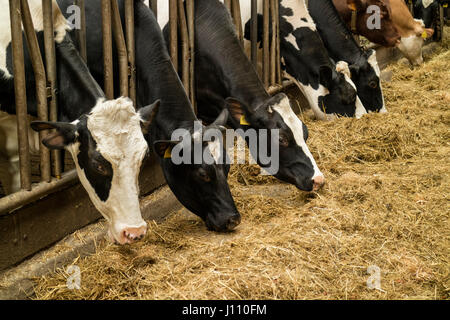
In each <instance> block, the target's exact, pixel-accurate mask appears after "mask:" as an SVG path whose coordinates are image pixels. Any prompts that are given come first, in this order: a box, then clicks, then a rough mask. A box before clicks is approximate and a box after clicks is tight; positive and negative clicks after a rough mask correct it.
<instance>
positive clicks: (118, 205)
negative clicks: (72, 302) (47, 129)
mask: <svg viewBox="0 0 450 320" xmlns="http://www.w3.org/2000/svg"><path fill="white" fill-rule="evenodd" d="M140 124H141V118H140V116H139V114H138V113H136V111H135V110H134V107H133V104H132V102H131V101H130V100H129V99H127V98H119V99H117V100H111V101H104V100H100V101H98V103H97V105H96V106H95V107H94V108H93V109H92V112H91V113H90V114H89V116H88V121H87V127H88V129H89V132H90V133H91V135H92V137H93V139H94V140H95V142H96V143H97V151H99V152H100V153H101V155H102V156H103V157H104V158H105V159H106V160H107V161H108V162H109V163H110V164H111V166H112V169H113V178H112V181H111V189H110V190H109V197H108V199H107V200H106V201H102V200H101V199H100V198H99V196H98V195H97V194H96V191H95V189H94V188H93V187H92V185H91V183H90V182H89V180H88V179H87V177H86V174H85V172H84V169H81V168H80V165H79V163H78V154H79V152H80V144H79V142H77V143H74V144H72V145H70V146H69V147H68V148H67V149H68V150H69V151H70V152H71V154H72V156H73V159H74V160H75V164H76V167H77V171H78V176H79V178H80V181H81V183H82V184H83V186H84V187H85V189H86V190H87V192H88V194H89V196H90V198H91V200H92V202H93V203H94V205H95V207H96V208H97V209H98V210H99V211H100V213H101V214H102V215H103V216H104V217H105V219H106V220H107V221H108V223H109V225H110V233H111V234H112V236H113V237H114V238H115V239H116V240H117V241H119V242H121V240H120V239H121V235H120V232H121V230H123V229H124V228H125V227H127V228H141V227H145V226H146V223H145V221H144V220H143V219H142V216H141V211H140V207H139V198H138V196H139V186H138V176H139V171H140V167H141V165H142V161H143V159H144V157H145V154H146V152H147V149H148V145H147V142H146V141H145V138H144V136H143V134H142V130H141V126H140Z"/></svg>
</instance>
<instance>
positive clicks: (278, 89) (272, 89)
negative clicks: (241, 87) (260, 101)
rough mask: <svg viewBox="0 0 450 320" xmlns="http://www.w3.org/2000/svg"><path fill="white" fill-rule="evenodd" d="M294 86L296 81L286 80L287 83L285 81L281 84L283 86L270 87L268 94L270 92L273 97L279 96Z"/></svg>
mask: <svg viewBox="0 0 450 320" xmlns="http://www.w3.org/2000/svg"><path fill="white" fill-rule="evenodd" d="M293 84H294V81H292V80H285V81H283V82H282V83H281V85H275V86H270V87H269V88H268V89H267V92H268V93H269V94H270V95H271V96H273V95H275V94H277V93H279V92H281V91H283V90H285V89H286V88H288V87H290V86H292V85H293Z"/></svg>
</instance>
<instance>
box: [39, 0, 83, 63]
mask: <svg viewBox="0 0 450 320" xmlns="http://www.w3.org/2000/svg"><path fill="white" fill-rule="evenodd" d="M76 5H77V6H78V7H79V8H80V30H77V31H76V35H77V41H78V45H79V48H80V56H81V58H82V59H83V60H84V62H85V63H87V48H86V9H85V6H84V0H76ZM44 23H45V22H44Z"/></svg>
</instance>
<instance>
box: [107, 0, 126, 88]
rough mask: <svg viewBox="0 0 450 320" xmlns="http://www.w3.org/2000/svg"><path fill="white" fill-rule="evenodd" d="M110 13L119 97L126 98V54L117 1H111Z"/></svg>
mask: <svg viewBox="0 0 450 320" xmlns="http://www.w3.org/2000/svg"><path fill="white" fill-rule="evenodd" d="M111 13H112V29H113V35H114V42H115V43H116V47H117V57H118V60H119V87H120V95H121V96H122V97H128V52H127V45H126V43H125V36H124V34H123V28H122V21H121V20H120V12H119V5H118V4H117V0H111Z"/></svg>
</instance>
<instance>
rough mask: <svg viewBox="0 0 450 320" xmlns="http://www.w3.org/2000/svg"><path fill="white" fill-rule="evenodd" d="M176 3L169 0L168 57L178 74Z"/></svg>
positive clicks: (173, 0) (175, 0) (174, 0)
mask: <svg viewBox="0 0 450 320" xmlns="http://www.w3.org/2000/svg"><path fill="white" fill-rule="evenodd" d="M177 7H178V1H177V0H169V24H170V57H171V59H172V63H173V66H174V67H175V71H177V72H178V10H177Z"/></svg>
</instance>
